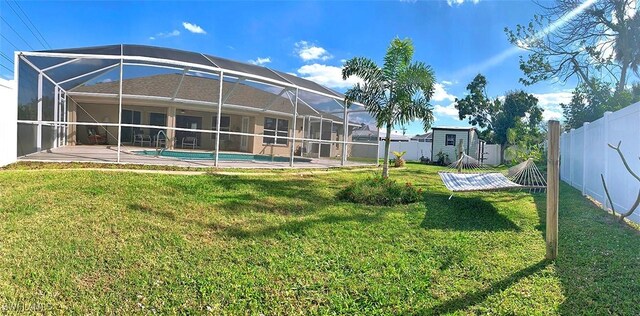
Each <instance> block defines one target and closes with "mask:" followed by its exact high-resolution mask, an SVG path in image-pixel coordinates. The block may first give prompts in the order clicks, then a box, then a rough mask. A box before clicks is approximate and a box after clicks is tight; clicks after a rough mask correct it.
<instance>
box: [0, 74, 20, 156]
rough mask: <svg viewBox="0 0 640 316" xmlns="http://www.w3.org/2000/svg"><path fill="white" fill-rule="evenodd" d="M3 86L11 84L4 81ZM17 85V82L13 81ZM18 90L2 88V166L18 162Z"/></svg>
mask: <svg viewBox="0 0 640 316" xmlns="http://www.w3.org/2000/svg"><path fill="white" fill-rule="evenodd" d="M2 83H3V84H7V85H8V84H9V83H10V82H7V81H2ZM13 83H15V81H13ZM16 100H17V98H16V89H14V88H13V85H12V86H11V87H10V88H6V87H4V86H0V101H1V102H0V110H1V111H2V115H0V135H2V137H0V146H1V147H2V150H0V166H4V165H6V164H10V163H12V162H14V161H16V157H17V155H18V154H17V148H18V144H17V139H18V134H17V132H18V124H17V122H16V120H17V119H18V106H17V104H16Z"/></svg>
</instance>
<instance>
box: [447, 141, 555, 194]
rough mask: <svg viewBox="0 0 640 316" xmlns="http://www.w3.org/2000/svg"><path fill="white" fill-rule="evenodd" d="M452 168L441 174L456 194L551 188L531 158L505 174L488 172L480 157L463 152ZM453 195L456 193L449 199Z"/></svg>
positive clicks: (540, 190) (451, 165)
mask: <svg viewBox="0 0 640 316" xmlns="http://www.w3.org/2000/svg"><path fill="white" fill-rule="evenodd" d="M449 168H450V169H455V170H456V171H440V172H438V174H439V175H440V178H441V179H442V182H443V183H444V185H445V186H446V187H447V189H449V191H451V192H453V193H455V192H474V191H498V190H510V189H518V190H522V189H528V190H529V192H542V191H544V190H545V189H546V188H547V181H546V180H545V176H544V175H543V174H542V172H540V170H539V169H538V167H537V166H536V164H535V163H534V162H533V159H531V158H529V159H527V160H525V161H523V162H522V163H520V164H518V165H516V166H513V167H511V168H509V170H508V171H507V174H506V175H505V174H502V173H500V172H494V171H486V169H485V167H484V166H483V165H482V164H481V163H480V162H479V161H478V160H477V159H475V158H473V157H471V156H469V155H467V154H465V153H464V152H463V153H462V154H461V156H460V158H459V159H458V160H456V161H454V162H453V163H452V164H450V165H449ZM451 197H453V194H451V196H449V199H451Z"/></svg>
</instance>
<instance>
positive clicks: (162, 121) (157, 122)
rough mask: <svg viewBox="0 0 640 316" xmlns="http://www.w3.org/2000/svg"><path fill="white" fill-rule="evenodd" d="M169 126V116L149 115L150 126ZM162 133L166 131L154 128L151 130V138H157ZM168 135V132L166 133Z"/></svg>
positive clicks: (161, 114) (162, 114) (160, 114)
mask: <svg viewBox="0 0 640 316" xmlns="http://www.w3.org/2000/svg"><path fill="white" fill-rule="evenodd" d="M166 124H167V115H166V114H164V113H149V125H153V126H165V125H166ZM160 131H165V129H160V128H152V129H150V130H149V133H150V134H151V137H157V136H158V133H159V132H160ZM165 133H166V131H165Z"/></svg>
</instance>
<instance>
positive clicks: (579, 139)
mask: <svg viewBox="0 0 640 316" xmlns="http://www.w3.org/2000/svg"><path fill="white" fill-rule="evenodd" d="M618 142H621V143H622V146H621V147H620V149H621V151H622V153H623V154H624V155H625V157H626V159H627V162H628V163H629V166H630V167H631V170H634V171H636V173H637V172H640V102H638V103H635V104H632V105H630V106H628V107H626V108H623V109H621V110H618V111H616V112H607V113H605V115H604V117H603V118H601V119H598V120H596V121H594V122H591V123H585V124H584V125H583V126H582V127H581V128H578V129H573V130H571V131H570V132H567V133H564V134H562V136H561V137H560V179H561V180H562V181H564V182H566V183H568V184H570V185H571V186H573V187H574V188H576V189H578V190H581V191H582V194H583V195H587V196H590V197H591V198H593V199H594V200H596V201H598V202H599V203H601V204H602V205H603V207H604V208H607V209H609V208H610V205H609V202H608V200H607V197H606V194H605V192H604V187H603V185H602V179H601V177H600V175H603V176H604V179H605V181H606V182H607V188H608V189H609V194H610V195H611V199H612V201H613V204H614V207H615V209H616V211H623V212H624V211H627V210H628V209H629V208H630V207H631V205H632V204H633V202H634V201H635V199H636V197H637V195H638V190H639V189H640V183H638V181H637V180H636V179H635V178H634V177H633V176H631V175H630V174H629V173H628V171H627V170H626V168H625V167H624V165H623V163H622V160H621V159H620V156H619V155H618V154H617V153H616V151H615V150H613V149H611V148H610V147H609V146H608V144H611V145H613V146H616V145H617V144H618ZM560 211H561V212H562V210H560ZM629 219H630V220H632V221H634V222H636V223H640V211H636V212H635V213H634V214H633V215H631V216H630V217H629Z"/></svg>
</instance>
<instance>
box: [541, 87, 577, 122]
mask: <svg viewBox="0 0 640 316" xmlns="http://www.w3.org/2000/svg"><path fill="white" fill-rule="evenodd" d="M532 94H533V96H534V97H536V98H537V99H538V105H539V106H540V107H542V109H544V112H542V119H543V120H545V121H548V120H559V119H562V107H560V103H565V104H567V103H569V102H571V96H572V93H571V92H569V91H560V92H549V93H532Z"/></svg>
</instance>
